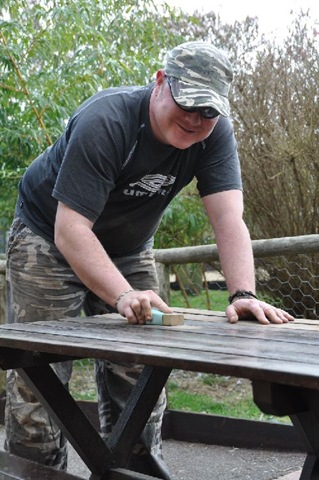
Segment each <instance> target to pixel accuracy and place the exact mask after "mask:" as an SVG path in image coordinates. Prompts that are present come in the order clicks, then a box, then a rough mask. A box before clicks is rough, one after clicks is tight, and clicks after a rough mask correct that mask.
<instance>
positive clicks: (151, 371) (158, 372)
mask: <svg viewBox="0 0 319 480" xmlns="http://www.w3.org/2000/svg"><path fill="white" fill-rule="evenodd" d="M171 370H172V369H171V368H165V367H152V366H146V367H144V369H143V371H142V373H141V374H140V376H139V378H138V380H137V383H136V385H135V387H134V389H133V390H132V393H131V395H130V397H129V399H128V401H127V403H126V405H125V408H124V410H123V411H122V413H121V415H120V417H119V420H118V422H117V423H116V425H115V427H114V429H113V431H112V434H111V436H110V438H109V440H108V442H107V445H108V447H109V449H110V450H112V452H113V455H114V460H115V465H116V466H117V467H125V466H126V465H127V463H128V462H129V459H130V456H131V453H132V451H133V448H134V445H135V444H136V442H137V441H138V439H139V437H140V435H141V433H142V431H143V428H144V427H145V425H146V422H147V420H148V419H149V416H150V415H151V413H152V411H153V409H154V406H155V404H156V402H157V399H158V397H159V395H160V393H161V391H162V389H163V388H164V385H165V383H166V381H167V379H168V377H169V375H170V373H171Z"/></svg>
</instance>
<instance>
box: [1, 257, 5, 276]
mask: <svg viewBox="0 0 319 480" xmlns="http://www.w3.org/2000/svg"><path fill="white" fill-rule="evenodd" d="M5 273H6V261H5V260H3V259H1V258H0V275H4V274H5Z"/></svg>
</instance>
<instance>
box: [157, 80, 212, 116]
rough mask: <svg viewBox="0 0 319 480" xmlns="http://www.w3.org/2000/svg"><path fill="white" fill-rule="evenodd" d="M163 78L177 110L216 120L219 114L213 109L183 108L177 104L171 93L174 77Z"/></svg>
mask: <svg viewBox="0 0 319 480" xmlns="http://www.w3.org/2000/svg"><path fill="white" fill-rule="evenodd" d="M165 77H166V79H167V83H168V85H169V89H170V92H171V95H172V98H173V100H174V102H175V103H176V105H177V106H178V107H179V108H181V109H182V110H185V112H189V113H195V112H199V113H200V116H201V117H202V118H216V117H218V115H220V113H219V112H218V111H217V110H216V109H215V108H213V107H184V106H183V105H180V104H179V103H177V102H176V100H175V98H174V95H173V92H172V81H175V80H177V79H176V78H174V77H168V76H167V75H165Z"/></svg>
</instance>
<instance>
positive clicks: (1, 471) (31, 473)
mask: <svg viewBox="0 0 319 480" xmlns="http://www.w3.org/2000/svg"><path fill="white" fill-rule="evenodd" d="M0 478H1V480H2V479H3V480H5V479H8V480H9V479H11V480H13V479H16V480H21V479H32V480H83V479H82V478H80V477H76V476H75V475H71V474H70V473H66V472H62V471H59V470H55V469H53V468H51V467H46V466H44V465H40V464H39V463H36V462H32V461H30V460H26V459H24V458H21V457H18V456H16V455H12V454H10V453H5V452H2V451H0Z"/></svg>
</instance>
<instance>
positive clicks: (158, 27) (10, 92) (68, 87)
mask: <svg viewBox="0 0 319 480" xmlns="http://www.w3.org/2000/svg"><path fill="white" fill-rule="evenodd" d="M0 8H1V13H2V16H1V20H0V102H1V105H2V106H3V107H4V108H1V111H0V154H1V157H0V171H1V172H2V174H1V176H0V188H1V197H0V211H1V215H3V214H4V212H5V213H6V215H7V223H9V222H10V221H11V217H12V214H13V209H14V205H15V201H16V192H17V183H18V181H19V178H20V176H21V174H22V173H23V171H24V169H25V167H26V166H27V165H28V164H29V163H30V162H31V161H32V160H33V159H34V158H35V157H37V155H38V154H39V153H40V152H41V151H43V150H44V149H45V148H46V147H47V146H48V145H50V144H51V143H52V142H54V141H55V140H56V138H57V137H58V136H59V135H60V133H61V131H62V130H63V129H64V127H65V123H66V121H67V119H68V117H69V116H70V114H71V113H72V112H73V111H74V110H75V108H77V106H78V105H79V104H80V103H81V102H82V101H83V100H85V99H86V98H88V97H89V96H90V95H92V94H93V93H95V92H96V91H99V90H101V89H103V88H107V87H109V86H116V85H120V84H141V85H144V84H146V83H147V82H149V81H150V79H151V78H152V76H153V73H154V72H155V71H156V69H157V68H159V67H160V66H161V65H160V58H161V49H162V46H163V45H165V49H166V48H168V47H169V46H170V44H171V45H172V44H174V43H175V40H174V36H173V35H172V34H171V33H170V32H169V29H168V28H167V27H166V25H167V21H168V18H169V16H170V10H169V9H168V7H163V9H162V11H161V13H158V12H159V10H156V8H155V6H154V2H153V1H138V0H134V1H132V0H131V1H123V0H120V1H118V0H117V1H115V0H109V1H107V2H105V1H104V0H103V1H102V0H78V1H77V2H70V1H68V0H55V1H52V2H44V1H43V2H41V1H40V2H33V1H31V0H30V1H25V0H7V1H6V5H5V6H3V7H0ZM14 187H15V188H14ZM4 202H5V205H4Z"/></svg>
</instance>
